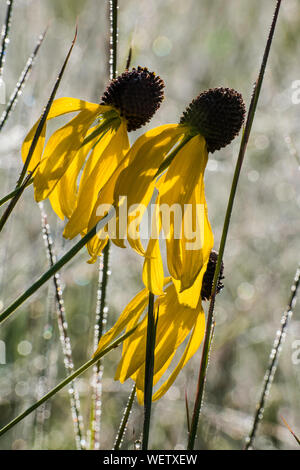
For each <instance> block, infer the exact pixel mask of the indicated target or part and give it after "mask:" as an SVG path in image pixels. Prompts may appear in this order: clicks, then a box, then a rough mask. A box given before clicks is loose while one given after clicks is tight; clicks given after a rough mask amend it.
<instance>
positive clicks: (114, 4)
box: [91, 0, 118, 449]
mask: <svg viewBox="0 0 300 470" xmlns="http://www.w3.org/2000/svg"><path fill="white" fill-rule="evenodd" d="M109 30H110V50H109V60H108V63H109V78H110V80H113V79H114V78H115V77H116V76H117V49H118V0H109ZM113 120H114V118H112V121H113ZM109 248H110V243H109V242H108V243H107V245H106V246H105V248H104V250H103V269H102V279H101V272H100V273H99V274H100V275H99V284H100V288H99V289H98V292H97V295H100V299H99V298H98V299H97V311H96V325H95V343H97V344H98V342H99V341H100V338H101V336H102V334H103V320H104V315H105V308H106V292H107V282H108V276H109V274H108V263H109ZM99 269H100V271H101V268H99ZM97 344H95V346H96V347H97ZM102 375H103V365H102V364H101V361H100V360H99V362H97V364H96V365H95V367H94V377H93V386H94V393H93V398H92V399H93V400H94V402H93V405H92V412H91V414H92V418H91V423H92V434H91V446H92V447H93V448H94V449H99V448H100V424H101V393H102Z"/></svg>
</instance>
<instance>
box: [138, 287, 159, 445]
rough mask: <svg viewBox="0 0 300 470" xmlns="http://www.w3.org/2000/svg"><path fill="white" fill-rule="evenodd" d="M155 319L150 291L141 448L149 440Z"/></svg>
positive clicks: (152, 296)
mask: <svg viewBox="0 0 300 470" xmlns="http://www.w3.org/2000/svg"><path fill="white" fill-rule="evenodd" d="M157 321H158V316H157V318H156V319H155V317H154V294H152V292H149V302H148V322H147V342H146V360H145V386H144V426H143V440H142V449H143V450H147V449H148V442H149V432H150V419H151V405H152V390H153V373H154V352H155V337H156V326H157Z"/></svg>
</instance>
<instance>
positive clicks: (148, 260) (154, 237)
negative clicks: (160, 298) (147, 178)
mask: <svg viewBox="0 0 300 470" xmlns="http://www.w3.org/2000/svg"><path fill="white" fill-rule="evenodd" d="M160 231H161V217H160V213H159V197H158V198H157V200H156V203H155V210H154V213H153V219H152V229H151V238H150V240H149V243H148V246H147V250H146V254H145V261H144V266H143V283H144V284H145V286H146V287H147V289H148V290H149V291H150V292H152V293H153V294H154V295H163V294H164V292H163V286H164V268H163V262H162V257H161V253H160V248H159V233H160Z"/></svg>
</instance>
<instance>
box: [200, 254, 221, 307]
mask: <svg viewBox="0 0 300 470" xmlns="http://www.w3.org/2000/svg"><path fill="white" fill-rule="evenodd" d="M217 260H218V253H217V252H216V251H214V250H212V251H211V253H210V255H209V261H208V263H207V268H206V271H205V274H204V276H203V281H202V289H201V298H202V300H210V297H211V290H212V285H213V280H214V275H215V270H216V266H217ZM223 271H224V264H223V261H222V264H221V270H220V276H219V280H218V285H217V289H216V293H217V294H218V293H219V292H220V290H222V289H223V287H224V285H223V284H222V282H221V281H222V280H223V279H224V276H223Z"/></svg>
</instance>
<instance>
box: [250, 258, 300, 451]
mask: <svg viewBox="0 0 300 470" xmlns="http://www.w3.org/2000/svg"><path fill="white" fill-rule="evenodd" d="M299 283H300V264H299V265H298V268H297V271H296V274H295V277H294V282H293V284H292V287H291V295H290V299H289V302H288V305H287V308H286V310H285V312H284V313H283V315H282V318H281V322H280V324H281V327H280V330H279V334H277V335H276V337H275V340H274V343H273V347H272V350H271V354H270V363H269V366H268V368H267V370H266V373H265V376H264V382H263V386H262V391H261V395H260V400H259V402H258V404H257V406H256V411H255V415H254V419H253V424H252V428H251V431H250V433H249V436H248V438H247V439H246V445H245V450H249V449H251V448H252V446H253V442H254V439H255V436H256V432H257V429H258V425H259V423H260V421H261V420H262V419H263V415H264V409H265V403H266V400H267V398H268V396H269V393H270V389H271V385H272V383H273V379H274V375H275V373H276V370H277V366H278V359H279V354H280V351H281V345H282V343H283V341H284V338H285V335H286V332H287V328H288V323H289V321H290V319H291V317H292V314H293V309H294V308H295V305H296V301H297V292H298V288H299Z"/></svg>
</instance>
